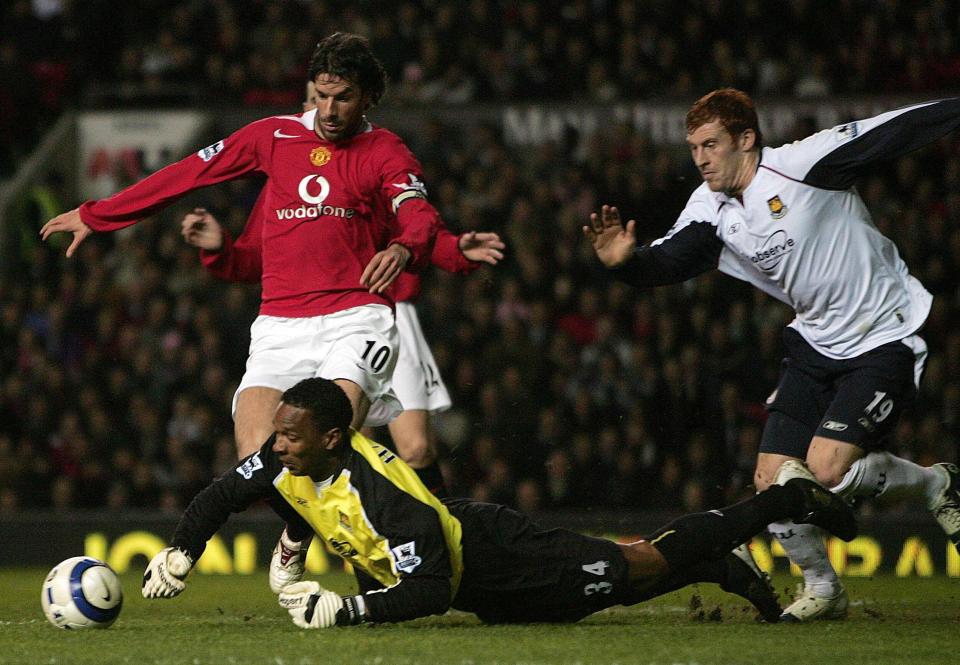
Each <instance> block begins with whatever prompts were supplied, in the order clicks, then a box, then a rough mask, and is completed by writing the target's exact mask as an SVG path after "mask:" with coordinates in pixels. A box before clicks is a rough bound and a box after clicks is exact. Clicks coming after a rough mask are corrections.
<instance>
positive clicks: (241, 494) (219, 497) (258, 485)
mask: <svg viewBox="0 0 960 665" xmlns="http://www.w3.org/2000/svg"><path fill="white" fill-rule="evenodd" d="M272 445H273V437H270V439H269V440H268V441H267V442H266V443H265V444H264V445H263V447H262V448H260V450H259V451H257V452H256V453H254V454H252V455H250V456H249V457H246V458H244V459H242V460H240V462H239V463H238V464H237V466H236V467H235V468H234V469H231V470H230V471H227V472H226V473H225V474H223V475H222V476H221V477H220V478H218V479H217V480H215V481H214V482H213V483H212V484H211V485H209V486H207V487H206V488H205V489H204V490H203V491H201V492H200V493H199V494H197V496H195V497H194V498H193V501H191V502H190V505H189V506H187V509H186V510H185V511H184V513H183V516H182V517H181V518H180V523H179V524H178V525H177V530H176V531H175V532H174V535H173V540H172V541H171V543H170V544H171V545H172V546H173V547H178V548H180V549H182V550H184V551H185V552H186V553H187V554H189V555H190V556H191V557H192V558H193V560H194V561H199V560H200V555H202V554H203V551H204V549H206V547H207V541H208V540H210V538H211V537H212V536H213V534H215V533H216V532H217V530H218V529H219V528H220V527H221V526H223V524H224V523H225V522H226V521H227V519H228V518H229V517H230V513H239V512H241V511H243V510H245V509H246V508H247V507H248V506H250V504H252V503H254V502H255V501H258V500H259V499H263V498H266V497H269V496H271V495H272V494H275V493H276V489H274V487H273V478H274V477H275V476H276V475H277V473H279V469H280V466H281V465H280V463H279V461H278V460H277V459H276V457H275V456H274V454H273V453H272V452H271V450H270V447H271V446H272Z"/></svg>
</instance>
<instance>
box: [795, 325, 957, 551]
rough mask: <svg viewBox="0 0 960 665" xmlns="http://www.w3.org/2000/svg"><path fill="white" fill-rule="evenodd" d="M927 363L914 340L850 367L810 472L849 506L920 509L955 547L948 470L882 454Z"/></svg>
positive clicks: (813, 449) (810, 458)
mask: <svg viewBox="0 0 960 665" xmlns="http://www.w3.org/2000/svg"><path fill="white" fill-rule="evenodd" d="M925 358H926V346H925V345H924V344H923V341H922V340H920V339H919V338H917V337H913V338H909V339H908V340H904V341H903V342H893V343H891V344H886V345H884V346H881V347H879V348H877V349H874V350H873V351H870V352H868V353H866V354H864V355H863V356H860V357H858V358H856V359H854V360H852V361H850V364H851V366H852V368H851V370H850V371H849V372H847V373H846V374H844V376H843V377H842V378H840V379H839V380H838V381H837V392H836V396H835V398H834V400H833V401H832V403H831V404H830V407H829V408H828V410H827V413H826V415H825V416H824V422H823V423H822V424H821V426H820V427H819V428H818V430H817V436H816V437H814V439H813V441H812V443H811V445H810V450H809V452H808V454H807V464H808V466H809V467H810V470H811V471H812V472H813V473H814V475H816V477H817V479H818V480H819V481H820V482H821V483H823V484H824V485H826V486H827V487H830V488H832V489H833V491H835V492H837V493H839V494H841V495H842V496H844V497H847V498H877V499H880V500H900V499H914V500H917V501H919V502H922V504H923V505H925V506H926V507H927V508H928V509H930V510H931V511H933V512H934V515H935V516H936V517H937V520H938V521H939V522H940V524H941V526H942V527H943V528H944V530H945V531H946V532H947V534H948V535H949V536H950V537H951V539H953V540H954V542H956V541H957V540H960V501H958V498H960V497H956V496H954V497H951V496H950V487H951V486H956V484H957V481H956V480H955V477H956V475H957V474H956V473H955V472H953V473H952V472H951V471H952V469H951V466H952V465H946V464H937V465H934V466H930V467H925V466H921V465H919V464H916V463H914V462H911V461H910V460H906V459H903V458H900V457H897V456H896V455H893V454H891V453H889V452H887V451H884V450H882V449H881V448H880V446H881V445H882V444H883V441H884V440H885V439H886V438H887V437H888V436H889V435H890V434H891V433H892V432H893V430H894V428H895V426H896V424H897V421H898V420H899V418H900V415H901V413H902V412H903V410H904V409H905V408H906V407H907V406H909V405H910V404H911V403H912V402H913V401H914V399H915V397H916V384H915V381H916V378H917V377H918V376H919V375H920V370H921V369H922V364H923V360H924V359H925ZM954 495H956V490H954ZM951 499H952V501H951ZM951 504H952V507H951Z"/></svg>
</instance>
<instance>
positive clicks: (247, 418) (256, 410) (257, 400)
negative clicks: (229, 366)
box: [233, 386, 283, 459]
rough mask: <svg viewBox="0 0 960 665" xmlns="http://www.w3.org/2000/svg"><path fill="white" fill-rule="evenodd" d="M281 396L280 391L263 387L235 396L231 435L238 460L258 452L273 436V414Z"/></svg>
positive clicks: (249, 389) (251, 388) (250, 388)
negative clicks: (235, 444)
mask: <svg viewBox="0 0 960 665" xmlns="http://www.w3.org/2000/svg"><path fill="white" fill-rule="evenodd" d="M282 394H283V393H282V391H280V390H278V389H276V388H267V387H265V386H251V387H249V388H245V389H243V390H241V391H240V392H239V393H238V394H237V406H236V410H235V411H234V414H233V433H234V436H235V438H236V443H237V457H238V458H239V459H243V458H244V457H246V456H247V455H250V454H252V453H254V452H256V451H257V450H259V449H260V446H262V445H263V442H264V441H266V440H267V439H268V438H269V437H270V435H271V434H273V414H274V412H275V411H276V410H277V404H279V403H280V395H282Z"/></svg>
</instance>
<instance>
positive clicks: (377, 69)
mask: <svg viewBox="0 0 960 665" xmlns="http://www.w3.org/2000/svg"><path fill="white" fill-rule="evenodd" d="M319 74H332V75H333V76H337V77H339V78H342V79H343V80H345V81H350V82H351V83H353V84H355V85H358V86H360V90H362V91H363V94H365V95H366V96H367V98H368V99H369V100H370V104H371V105H372V106H373V105H376V104H377V102H379V101H380V98H381V97H383V93H384V91H385V90H386V89H387V72H386V71H385V70H384V69H383V65H381V64H380V61H379V60H377V56H375V55H374V54H373V50H372V49H371V48H370V42H369V41H367V39H366V38H365V37H361V36H360V35H354V34H350V33H349V32H335V33H333V34H332V35H330V36H328V37H325V38H324V39H323V40H321V41H320V43H319V44H317V48H316V50H315V51H314V52H313V56H312V57H311V58H310V69H309V71H308V74H307V75H308V76H309V77H310V80H311V81H316V80H317V76H318V75H319Z"/></svg>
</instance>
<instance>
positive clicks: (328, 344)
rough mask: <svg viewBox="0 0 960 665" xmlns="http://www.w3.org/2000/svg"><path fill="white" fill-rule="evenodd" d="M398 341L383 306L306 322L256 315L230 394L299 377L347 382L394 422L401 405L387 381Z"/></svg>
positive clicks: (282, 386)
mask: <svg viewBox="0 0 960 665" xmlns="http://www.w3.org/2000/svg"><path fill="white" fill-rule="evenodd" d="M399 345H400V337H399V335H398V334H397V327H396V325H395V323H394V318H393V312H391V311H390V308H389V307H386V306H385V305H361V306H359V307H352V308H350V309H345V310H343V311H340V312H333V313H332V314H323V315H321V316H311V317H305V318H286V317H279V316H263V315H261V316H258V317H257V318H256V320H254V322H253V325H252V326H250V355H249V357H248V358H247V369H246V372H244V374H243V378H242V379H241V380H240V385H239V386H238V387H237V392H236V393H234V395H233V406H232V413H233V414H234V415H236V412H237V396H238V395H239V394H240V393H241V392H242V391H243V390H246V389H247V388H253V387H265V388H274V389H276V390H280V391H283V390H286V389H287V388H291V387H293V386H294V385H295V384H296V383H298V382H299V381H302V380H303V379H309V378H313V377H322V378H325V379H330V380H334V379H347V380H348V381H353V382H354V383H356V384H357V385H359V386H360V387H361V388H362V389H363V391H364V392H365V393H366V394H367V397H369V398H370V402H371V404H373V403H376V404H378V405H379V407H378V408H379V409H380V410H381V411H382V412H383V414H384V415H383V417H387V418H388V419H391V420H392V419H393V418H395V417H396V415H397V414H399V413H400V411H401V410H402V407H401V406H400V402H399V400H398V399H397V397H396V395H395V394H394V393H393V390H392V387H391V383H390V377H391V376H392V375H393V370H394V366H395V365H396V364H397V356H398V349H399Z"/></svg>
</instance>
